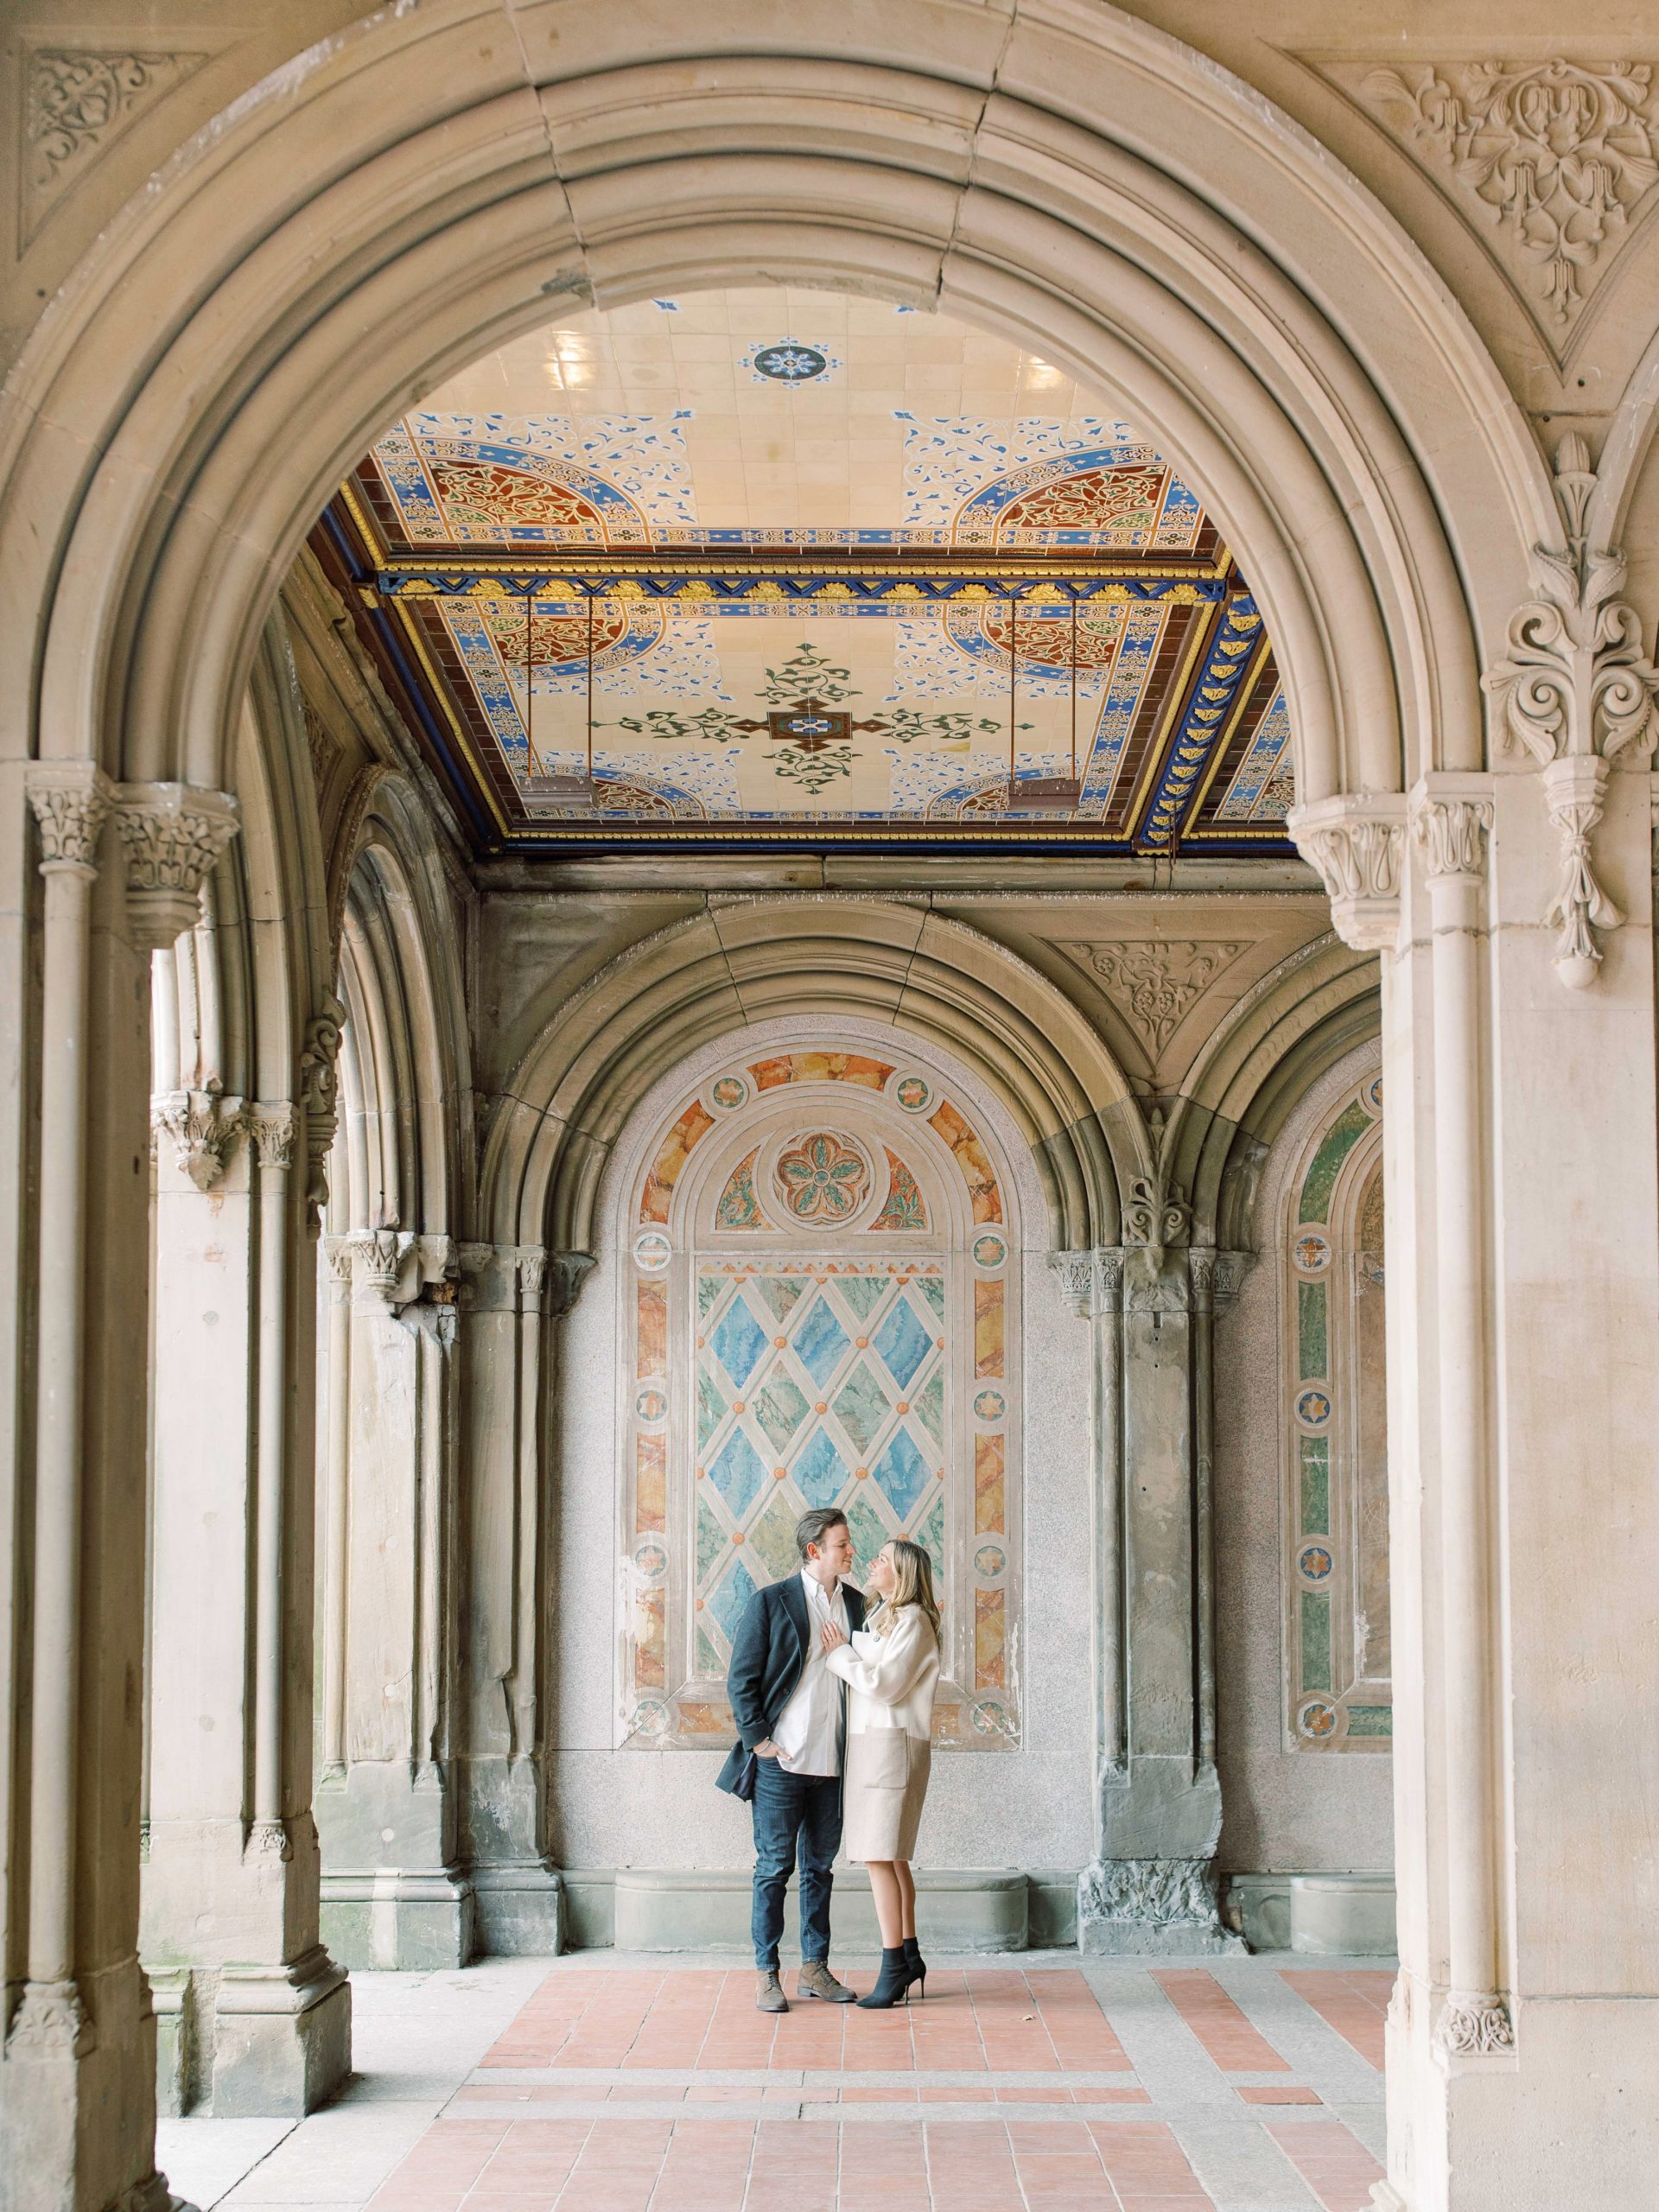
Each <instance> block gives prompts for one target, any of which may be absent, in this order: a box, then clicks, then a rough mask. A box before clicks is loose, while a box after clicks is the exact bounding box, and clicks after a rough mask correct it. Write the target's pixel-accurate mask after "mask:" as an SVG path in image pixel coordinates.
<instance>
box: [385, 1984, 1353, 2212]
mask: <svg viewBox="0 0 1659 2212" xmlns="http://www.w3.org/2000/svg"><path fill="white" fill-rule="evenodd" d="M786 1980H787V1977H786ZM1388 1981H1389V1976H1388V1975H1386V1974H1370V1973H1363V1972H1361V1973H1347V1974H1344V1973H1341V1972H1333V1971H1325V1970H1319V1969H1308V1970H1306V1971H1295V1972H1289V1971H1287V1972H1284V1973H1282V1974H1275V1973H1274V1972H1273V1971H1272V1970H1271V1969H1268V1968H1265V1967H1262V1966H1260V1965H1258V1963H1257V1962H1255V1961H1237V1962H1234V1961H1228V1962H1226V1963H1225V1964H1224V1965H1221V1966H1219V1967H1215V1968H1214V1969H1213V1970H1212V1968H1211V1967H1210V1966H1208V1965H1205V1966H1198V1965H1191V1966H1179V1967H1150V1968H1147V1967H1140V1966H1138V1965H1135V1964H1132V1963H1129V1962H1117V1961H1110V1962H1109V1961H1099V1962H1094V1961H1091V1962H1090V1966H1089V1967H1087V1968H1085V1967H1081V1966H1077V1967H1068V1966H1064V1965H1058V1964H1056V1965H1045V1966H1043V1967H1022V1966H1019V1965H1015V1964H1013V1963H1009V1964H1007V1965H1000V1964H999V1965H991V1964H986V1965H981V1964H977V1963H976V1964H973V1965H971V1966H963V1965H962V1964H960V1963H958V1964H957V1965H954V1966H950V1967H945V1966H941V1967H938V1969H936V1970H935V1971H934V1972H933V1973H932V1974H930V1975H929V1978H928V1993H927V1997H926V1999H925V2002H918V2003H915V2004H912V2005H909V2006H906V2007H901V2008H895V2009H894V2010H893V2011H892V2012H861V2011H859V2010H857V2009H856V2008H854V2007H848V2006H836V2005H822V2004H806V2003H800V2004H797V2005H795V2006H794V2007H793V2008H792V2009H791V2011H790V2012H788V2013H787V2014H785V2015H783V2016H779V2017H776V2018H773V2017H768V2016H767V2015H766V2014H763V2013H759V2012H756V2011H755V2009H754V1982H753V1975H752V1974H749V1973H748V1972H747V1971H746V1970H733V1969H727V1968H722V1967H665V1968H657V1967H651V1968H645V1969H642V1968H641V1967H639V1966H637V1965H636V1966H633V1967H622V1966H620V1965H619V1966H617V1967H613V1968H612V1969H610V1970H608V1971H607V1970H606V1969H605V1968H604V1967H602V1966H601V1965H599V1964H598V1963H597V1962H596V1961H594V1959H592V1958H589V1959H587V1960H583V1961H562V1962H561V1963H560V1964H559V1965H557V1966H556V1967H555V1968H554V1969H553V1970H552V1971H551V1972H550V1974H548V1976H547V1978H546V1980H544V1981H543V1984H542V1986H541V1987H540V1989H539V1990H538V1991H537V1993H536V1994H535V1995H534V1996H533V1997H532V1998H531V2001H530V2003H529V2004H527V2005H525V2006H524V2009H523V2011H522V2012H519V2014H518V2017H517V2018H516V2019H514V2020H513V2022H512V2025H511V2026H510V2027H509V2028H508V2029H507V2030H506V2031H505V2033H504V2034H502V2035H501V2036H499V2037H498V2038H497V2039H496V2041H495V2043H494V2044H493V2045H492V2047H491V2048H490V2049H489V2050H487V2051H486V2053H485V2054H484V2056H483V2059H482V2063H481V2064H480V2066H479V2067H478V2068H477V2069H475V2071H474V2073H473V2075H471V2077H470V2079H469V2080H468V2081H467V2082H466V2083H465V2084H464V2085H463V2086H462V2087H461V2088H459V2089H458V2090H457V2091H456V2093H455V2094H454V2097H453V2099H452V2100H451V2101H450V2102H449V2104H448V2108H447V2109H446V2110H445V2112H444V2113H443V2114H442V2117H440V2118H439V2119H437V2120H435V2122H434V2124H433V2125H432V2126H431V2127H430V2128H429V2130H428V2131H427V2133H425V2135H424V2136H423V2138H422V2139H420V2140H419V2141H418V2142H417V2143H416V2145H414V2147H413V2148H412V2149H411V2151H410V2152H409V2155H408V2156H407V2157H406V2158H404V2160H403V2162H402V2163H401V2164H399V2165H398V2166H397V2169H396V2170H395V2171H393V2172H392V2173H391V2176H390V2177H388V2179H387V2180H386V2181H385V2183H384V2184H383V2185H382V2186H381V2188H380V2189H379V2190H378V2192H377V2193H376V2194H375V2195H374V2196H372V2198H371V2199H370V2200H369V2202H370V2205H371V2206H372V2212H858V2209H859V2208H865V2207H868V2208H871V2209H872V2212H880V2208H883V2207H887V2206H893V2207H899V2206H903V2207H906V2208H915V2212H931V2208H938V2212H945V2208H950V2212H958V2208H960V2212H1039V2208H1042V2209H1043V2212H1067V2208H1069V2207H1071V2206H1074V2205H1075V2206H1079V2207H1081V2206H1099V2207H1103V2208H1113V2209H1114V2212H1160V2208H1162V2209H1163V2212H1182V2208H1188V2209H1189V2212H1198V2208H1199V2207H1215V2208H1216V2209H1217V2212H1267V2208H1274V2212H1276V2208H1279V2207H1281V2206H1282V2207H1285V2208H1291V2207H1296V2206H1305V2207H1313V2206H1315V2205H1318V2206H1322V2207H1324V2208H1325V2212H1362V2208H1363V2212H1369V2208H1370V2187H1371V2183H1373V2182H1374V2181H1376V2180H1377V2179H1380V2178H1381V2176H1382V2172H1383V2168H1382V2166H1381V2164H1379V2163H1378V2160H1377V2158H1376V2157H1375V2156H1374V2155H1373V2152H1372V2151H1371V2150H1370V2149H1368V2148H1367V2147H1366V2144H1365V2142H1364V2141H1363V2140H1362V2139H1361V2136H1360V2134H1358V2133H1356V2132H1355V2130H1354V2127H1353V2126H1351V2125H1350V2124H1349V2122H1350V2120H1353V2121H1356V2122H1357V2123H1358V2124H1360V2125H1361V2126H1363V2133H1364V2134H1365V2135H1367V2136H1369V2137H1370V2140H1371V2141H1372V2142H1373V2143H1377V2142H1380V2127H1381V2107H1380V2095H1381V2082H1380V2075H1377V2073H1376V2065H1375V2064H1374V2063H1373V2062H1372V2052H1373V2049H1375V2051H1376V2059H1377V2060H1379V2061H1380V2057H1381V2050H1380V2047H1378V2046H1376V2034H1375V2033H1374V2032H1373V2024H1374V2023H1375V2024H1376V2027H1377V2029H1378V2031H1380V2022H1381V2012H1380V2010H1379V2006H1380V2005H1381V2004H1383V2003H1385V2002H1386V1986H1385V1985H1386V1984H1387V1982H1388ZM1115 2016H1116V2017H1115ZM1275 2035H1276V2037H1277V2040H1275ZM1135 2044H1139V2045H1140V2046H1141V2053H1140V2056H1139V2060H1138V2062H1137V2057H1136V2056H1134V2055H1132V2051H1133V2047H1134V2046H1135ZM1262 2076H1266V2077H1268V2078H1267V2079H1266V2080H1263V2079H1262V2078H1261V2077H1262ZM1143 2077H1144V2078H1143ZM1306 2107H1313V2109H1312V2110H1306ZM1367 2107H1369V2108H1370V2109H1369V2110H1368V2109H1367ZM1149 2108H1150V2109H1149Z"/></svg>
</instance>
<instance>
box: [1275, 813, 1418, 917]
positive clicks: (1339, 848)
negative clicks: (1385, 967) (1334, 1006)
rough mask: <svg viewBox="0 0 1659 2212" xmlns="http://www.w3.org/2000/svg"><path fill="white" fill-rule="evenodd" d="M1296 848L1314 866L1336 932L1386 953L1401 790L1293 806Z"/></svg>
mask: <svg viewBox="0 0 1659 2212" xmlns="http://www.w3.org/2000/svg"><path fill="white" fill-rule="evenodd" d="M1288 828H1289V830H1290V834H1291V836H1292V837H1293V838H1294V840H1295V842H1296V849H1297V850H1298V851H1299V852H1300V854H1301V855H1302V858H1303V859H1304V860H1305V861H1307V862H1308V864H1309V865H1310V866H1311V867H1313V868H1317V869H1318V870H1319V880H1320V881H1321V882H1322V883H1323V884H1324V886H1325V890H1326V891H1327V892H1328V893H1329V894H1330V899H1331V919H1332V924H1333V925H1334V926H1335V929H1336V932H1337V935H1338V937H1339V938H1341V939H1342V941H1343V943H1344V944H1351V945H1352V946H1353V947H1354V949H1355V950H1356V951H1357V952H1390V951H1392V950H1393V949H1394V947H1395V944H1397V943H1398V942H1399V937H1400V879H1401V869H1402V861H1403V860H1404V858H1405V843H1406V801H1405V795H1404V793H1403V792H1401V791H1376V792H1367V791H1362V792H1358V793H1349V794H1344V795H1343V796H1342V797H1340V798H1326V799H1319V800H1317V801H1316V802H1315V803H1314V804H1313V805H1311V806H1299V807H1294V808H1293V809H1292V810H1291V812H1290V816H1289V817H1288Z"/></svg>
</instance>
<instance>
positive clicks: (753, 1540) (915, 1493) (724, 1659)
mask: <svg viewBox="0 0 1659 2212" xmlns="http://www.w3.org/2000/svg"><path fill="white" fill-rule="evenodd" d="M697 1306H698V1311H699V1313H700V1314H701V1315H702V1326H701V1328H700V1329H699V1332H698V1336H697V1344H696V1382H695V1389H696V1401H697V1409H698V1416H699V1431H698V1434H699V1441H698V1459H697V1468H696V1599H695V1603H696V1670H697V1672H698V1673H699V1674H707V1675H723V1674H724V1673H725V1671H726V1668H727V1664H728V1660H729V1658H730V1656H731V1648H730V1647H731V1636H732V1631H733V1629H734V1626H735V1624H736V1622H737V1620H738V1618H740V1617H741V1612H742V1609H743V1605H745V1604H747V1600H748V1596H749V1593H750V1592H751V1591H752V1590H753V1588H754V1586H755V1584H756V1583H757V1582H769V1581H775V1580H778V1579H779V1577H780V1576H783V1575H785V1574H787V1573H790V1571H791V1568H792V1567H794V1565H795V1563H796V1555H795V1538H794V1531H795V1523H796V1522H797V1521H798V1519H799V1517H800V1516H801V1515H802V1514H803V1513H804V1512H805V1511H806V1510H807V1508H808V1507H809V1506H817V1505H840V1506H842V1508H843V1509H844V1510H845V1511H846V1513H847V1516H848V1520H849V1526H850V1528H851V1530H852V1535H853V1543H854V1548H855V1551H856V1552H857V1554H858V1560H859V1567H860V1568H863V1567H868V1563H869V1561H870V1560H871V1559H872V1558H873V1557H874V1554H875V1553H876V1552H878V1551H879V1550H880V1548H881V1546H882V1545H883V1544H884V1543H886V1542H887V1540H888V1538H889V1537H891V1536H911V1537H913V1538H914V1539H915V1540H916V1541H918V1543H922V1544H925V1545H926V1547H927V1548H928V1549H929V1550H930V1551H931V1553H932V1555H933V1567H934V1573H935V1574H936V1575H937V1576H938V1580H939V1583H940V1586H941V1587H943V1586H944V1500H943V1484H944V1469H945V1443H944V1404H945V1392H944V1347H945V1312H946V1297H945V1285H944V1278H943V1276H942V1274H941V1273H940V1271H939V1268H938V1264H937V1263H918V1264H916V1265H912V1266H907V1267H904V1268H888V1267H882V1266H880V1265H879V1264H874V1263H872V1264H867V1265H861V1264H858V1263H855V1262H850V1261H847V1262H834V1261H830V1262H819V1263H812V1262H804V1263H802V1264H800V1265H798V1266H791V1264H790V1263H788V1262H778V1263H777V1265H776V1266H775V1267H773V1268H766V1269H764V1270H763V1269H762V1268H759V1267H757V1266H755V1265H753V1264H750V1263H747V1262H737V1261H707V1262H703V1263H702V1265H701V1267H700V1268H699V1270H698V1274H697Z"/></svg>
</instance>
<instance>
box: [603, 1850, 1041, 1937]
mask: <svg viewBox="0 0 1659 2212" xmlns="http://www.w3.org/2000/svg"><path fill="white" fill-rule="evenodd" d="M561 1879H562V1880H563V1885H564V1893H565V1910H566V1931H567V1932H566V1940H567V1942H569V1946H570V1948H572V1949H597V1948H605V1947H607V1946H609V1945H614V1946H615V1947H616V1948H618V1949H620V1950H627V1951H663V1952H677V1951H690V1952H702V1951H731V1952H734V1953H738V1954H741V1955H747V1953H748V1949H749V1900H750V1895H751V1885H750V1875H749V1871H748V1869H747V1867H743V1868H728V1867H709V1868H707V1869H690V1870H683V1869H659V1868H648V1867H636V1866H626V1867H620V1868H608V1867H595V1868H581V1867H578V1868H571V1867H566V1868H564V1869H563V1870H562V1875H561ZM1033 1885H1035V1886H1036V1888H1037V1890H1038V1892H1039V1896H1040V1899H1041V1902H1040V1903H1039V1906H1038V1909H1037V1911H1036V1913H1035V1914H1034V1915H1033ZM1062 1885H1063V1886H1064V1889H1065V1892H1066V1893H1067V1894H1068V1895H1071V1894H1075V1890H1076V1877H1075V1876H1074V1875H1069V1874H1066V1875H1052V1874H1037V1875H1027V1874H1024V1873H1021V1872H1018V1871H1016V1870H1012V1869H1008V1868H998V1869H995V1870H994V1871H982V1870H976V1869H972V1868H969V1869H963V1870H957V1869H951V1870H948V1871H947V1870H929V1871H924V1870H922V1869H919V1868H918V1871H917V1874H916V1889H917V1893H918V1898H919V1899H920V1900H921V1901H922V1909H923V1910H925V1914H926V1919H927V1929H928V1935H929V1937H930V1939H931V1941H932V1942H935V1943H937V1945H938V1948H939V1949H940V1950H942V1951H970V1952H981V1953H985V1954H995V1953H997V1952H1004V1951H1023V1950H1025V1949H1026V1948H1027V1946H1028V1942H1029V1940H1030V1936H1031V1934H1032V1931H1033V1919H1035V1921H1036V1922H1037V1923H1038V1926H1039V1932H1040V1933H1041V1934H1042V1935H1043V1936H1044V1940H1046V1941H1047V1942H1055V1941H1057V1940H1064V1939H1061V1938H1057V1937H1056V1936H1054V1935H1053V1934H1052V1929H1053V1928H1054V1926H1055V1924H1056V1923H1057V1922H1059V1921H1062V1920H1063V1916H1064V1905H1063V1904H1060V1903H1058V1902H1057V1900H1056V1899H1055V1897H1054V1896H1053V1895H1052V1892H1053V1891H1055V1890H1057V1889H1058V1888H1060V1887H1061V1886H1062ZM798 1928H799V1922H798V1915H797V1911H796V1905H795V1885H794V1883H793V1882H791V1885H790V1893H789V1903H788V1905H787V1908H786V1910H785V1922H784V1948H785V1951H786V1952H788V1951H791V1950H792V1949H793V1948H794V1947H795V1945H796V1944H797V1943H798ZM835 1930H836V1940H837V1942H840V1943H842V1944H844V1945H845V1946H847V1947H848V1948H856V1949H860V1950H869V1949H872V1948H874V1947H875V1946H876V1945H877V1944H878V1943H879V1942H880V1936H879V1933H878V1930H877V1927H876V1920H875V1908H874V1904H872V1902H871V1898H870V1886H869V1878H868V1875H867V1874H865V1872H863V1870H862V1869H861V1868H845V1869H843V1868H837V1870H836V1907H835Z"/></svg>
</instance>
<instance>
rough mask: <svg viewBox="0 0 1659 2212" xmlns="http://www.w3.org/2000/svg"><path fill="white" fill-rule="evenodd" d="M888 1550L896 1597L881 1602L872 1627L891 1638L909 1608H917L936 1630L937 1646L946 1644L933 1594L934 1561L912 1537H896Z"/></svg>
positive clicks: (930, 1626) (881, 1634) (878, 1632)
mask: <svg viewBox="0 0 1659 2212" xmlns="http://www.w3.org/2000/svg"><path fill="white" fill-rule="evenodd" d="M887 1548H888V1550H889V1551H891V1552H892V1554H893V1595H892V1597H891V1598H884V1599H882V1600H881V1603H880V1606H879V1607H878V1609H877V1611H876V1614H875V1618H874V1620H872V1621H871V1622H870V1624H869V1625H870V1626H871V1628H873V1629H874V1630H875V1633H876V1634H877V1635H878V1636H891V1635H892V1634H893V1630H894V1629H895V1628H897V1627H898V1625H899V1614H900V1613H901V1612H902V1611H904V1609H905V1607H906V1605H914V1606H916V1607H917V1608H918V1610H919V1611H920V1612H921V1615H922V1617H923V1618H924V1619H925V1621H926V1623H927V1624H928V1626H929V1628H931V1630H932V1631H933V1641H934V1643H942V1642H943V1641H944V1638H943V1636H942V1634H941V1632H940V1629H939V1601H938V1599H937V1598H936V1597H935V1596H934V1595H933V1562H932V1560H931V1559H930V1558H929V1557H928V1555H927V1554H926V1553H925V1551H924V1550H923V1549H922V1548H921V1546H920V1545H919V1544H912V1542H911V1541H910V1539H909V1537H908V1536H894V1537H893V1539H892V1541H891V1542H890V1543H889V1544H888V1546H887Z"/></svg>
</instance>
